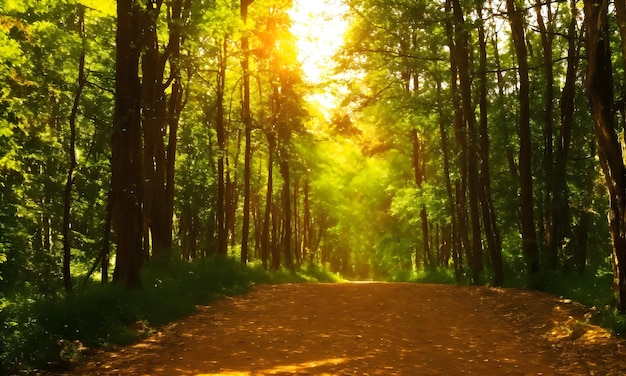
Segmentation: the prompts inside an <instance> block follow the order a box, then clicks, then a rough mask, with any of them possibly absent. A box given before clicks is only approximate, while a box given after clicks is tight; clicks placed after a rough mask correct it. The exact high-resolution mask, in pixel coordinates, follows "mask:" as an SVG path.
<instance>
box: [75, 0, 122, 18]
mask: <svg viewBox="0 0 626 376" xmlns="http://www.w3.org/2000/svg"><path fill="white" fill-rule="evenodd" d="M78 3H80V4H82V5H84V6H86V7H87V8H90V9H93V10H96V11H98V12H99V13H101V14H102V15H105V16H114V15H115V14H116V13H117V5H116V2H115V0H78Z"/></svg>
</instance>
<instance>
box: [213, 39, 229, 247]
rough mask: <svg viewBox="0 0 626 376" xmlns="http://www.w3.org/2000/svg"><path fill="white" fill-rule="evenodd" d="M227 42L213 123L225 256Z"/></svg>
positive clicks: (219, 219)
mask: <svg viewBox="0 0 626 376" xmlns="http://www.w3.org/2000/svg"><path fill="white" fill-rule="evenodd" d="M227 56H228V55H227V41H226V40H224V42H223V46H222V51H221V56H220V64H219V65H220V66H219V72H218V75H217V103H216V105H217V119H216V122H215V126H216V134H217V143H218V148H219V151H218V157H217V174H218V186H217V254H218V255H226V254H227V253H228V227H227V221H226V219H227V213H226V211H227V210H228V206H229V205H228V200H227V194H226V171H225V162H224V161H225V158H226V153H227V152H228V150H227V148H226V137H227V136H226V124H225V119H224V94H225V93H224V92H225V89H226V66H227V61H226V60H227Z"/></svg>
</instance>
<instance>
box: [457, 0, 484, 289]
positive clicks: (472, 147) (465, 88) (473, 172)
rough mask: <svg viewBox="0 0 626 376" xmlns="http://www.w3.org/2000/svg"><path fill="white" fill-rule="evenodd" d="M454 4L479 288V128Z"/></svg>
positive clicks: (464, 36) (465, 40) (465, 47)
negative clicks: (477, 128)
mask: <svg viewBox="0 0 626 376" xmlns="http://www.w3.org/2000/svg"><path fill="white" fill-rule="evenodd" d="M452 4H453V7H452V11H453V16H454V20H455V41H456V43H455V44H456V48H455V52H456V63H457V67H458V75H459V81H460V88H461V108H462V113H463V121H464V128H465V131H466V132H467V135H468V143H467V146H468V149H467V179H468V180H467V184H468V198H469V208H470V220H471V230H472V238H471V252H470V255H471V257H470V259H469V261H470V268H471V272H472V281H473V282H474V283H476V284H479V283H480V279H481V273H482V271H483V260H482V244H481V228H480V215H479V205H478V191H479V186H478V184H479V181H478V139H477V138H478V137H477V131H476V124H475V123H476V119H475V116H474V106H473V105H472V87H471V80H470V71H469V64H470V56H469V35H468V33H467V31H466V29H465V20H464V16H463V10H462V8H461V4H460V1H459V0H453V1H452Z"/></svg>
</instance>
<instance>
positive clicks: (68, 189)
mask: <svg viewBox="0 0 626 376" xmlns="http://www.w3.org/2000/svg"><path fill="white" fill-rule="evenodd" d="M76 7H77V13H78V34H79V36H80V39H81V41H82V48H81V51H80V56H79V57H78V87H77V88H76V93H75V94H74V103H73V104H72V110H71V113H70V119H69V122H70V148H69V151H68V153H69V157H70V167H69V170H68V172H67V181H66V182H65V193H64V195H63V285H64V287H65V291H67V292H70V291H72V276H71V273H70V261H71V260H70V258H71V250H72V246H71V238H70V231H71V223H72V222H71V218H70V208H71V207H72V186H73V185H74V170H75V169H76V116H77V115H78V106H79V104H80V97H81V95H82V93H83V88H84V87H85V53H86V46H85V45H86V40H85V7H84V6H83V5H81V4H77V5H76Z"/></svg>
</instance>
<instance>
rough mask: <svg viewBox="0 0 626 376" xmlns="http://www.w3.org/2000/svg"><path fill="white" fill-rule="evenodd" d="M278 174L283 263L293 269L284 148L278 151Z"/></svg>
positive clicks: (288, 184)
mask: <svg viewBox="0 0 626 376" xmlns="http://www.w3.org/2000/svg"><path fill="white" fill-rule="evenodd" d="M279 158H280V163H279V167H280V175H281V176H282V178H283V187H282V191H281V204H282V205H281V206H282V207H281V209H282V212H283V213H282V214H283V226H284V227H283V229H284V232H283V234H284V237H283V239H282V246H283V255H284V256H285V264H286V266H287V268H289V270H291V271H293V270H294V263H293V252H292V241H291V240H292V239H291V238H292V236H291V235H292V218H291V197H290V196H291V188H290V185H291V173H290V168H289V154H288V153H287V151H286V149H285V148H284V147H283V149H282V150H281V152H280V156H279Z"/></svg>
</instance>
